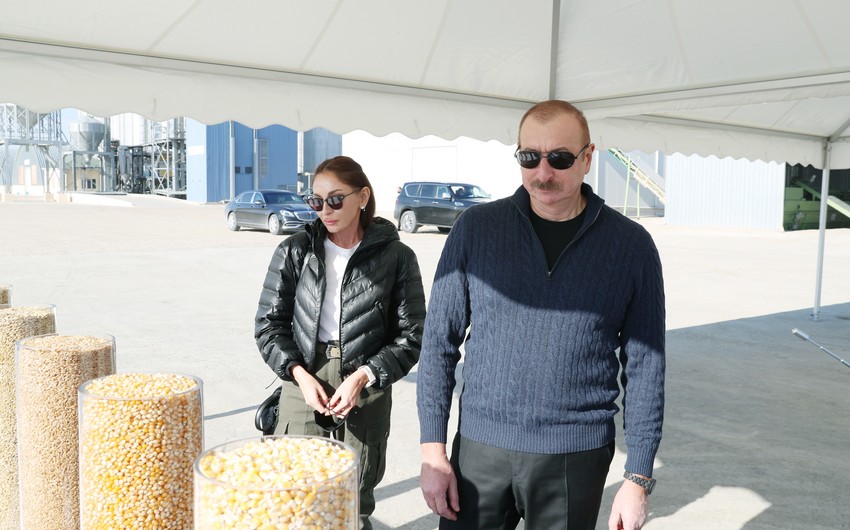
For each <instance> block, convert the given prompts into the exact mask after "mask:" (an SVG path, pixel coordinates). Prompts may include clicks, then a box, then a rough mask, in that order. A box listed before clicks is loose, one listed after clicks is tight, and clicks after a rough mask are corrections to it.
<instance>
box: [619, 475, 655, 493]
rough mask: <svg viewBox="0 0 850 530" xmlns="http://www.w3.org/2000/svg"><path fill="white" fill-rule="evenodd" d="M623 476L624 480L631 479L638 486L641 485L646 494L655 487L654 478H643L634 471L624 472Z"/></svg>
mask: <svg viewBox="0 0 850 530" xmlns="http://www.w3.org/2000/svg"><path fill="white" fill-rule="evenodd" d="M623 478H624V479H626V480H631V481H632V482H634V483H635V484H637V485H638V486H640V487H642V488H643V489H645V490H646V494H647V495H649V494H650V493H652V489H653V488H655V479H654V478H643V477H642V476H640V475H635V474H634V473H629V472H628V471H626V473H625V474H624V475H623Z"/></svg>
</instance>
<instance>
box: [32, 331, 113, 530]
mask: <svg viewBox="0 0 850 530" xmlns="http://www.w3.org/2000/svg"><path fill="white" fill-rule="evenodd" d="M16 370H17V427H18V462H19V466H20V471H21V473H20V478H19V482H20V503H21V504H20V506H21V530H77V529H79V526H80V501H79V451H78V446H77V444H78V441H79V432H78V417H77V409H78V406H77V389H78V388H79V386H80V385H81V384H82V383H84V382H85V381H89V380H91V379H96V378H98V377H103V376H106V375H109V374H113V373H115V339H114V337H112V336H110V335H99V336H98V335H45V336H40V337H30V338H26V339H21V340H19V341H18V342H17V348H16Z"/></svg>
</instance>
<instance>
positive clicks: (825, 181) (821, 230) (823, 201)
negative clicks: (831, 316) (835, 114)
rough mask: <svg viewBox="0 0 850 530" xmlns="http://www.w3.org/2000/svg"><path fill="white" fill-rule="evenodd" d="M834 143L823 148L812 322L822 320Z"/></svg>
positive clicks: (829, 142)
mask: <svg viewBox="0 0 850 530" xmlns="http://www.w3.org/2000/svg"><path fill="white" fill-rule="evenodd" d="M831 151H832V142H831V141H829V140H827V142H826V143H825V144H824V146H823V176H822V177H821V186H820V219H819V220H818V262H817V272H816V274H815V305H814V307H813V308H812V320H818V319H820V296H821V289H822V287H823V249H824V245H825V242H826V210H827V208H828V207H829V205H828V204H827V201H828V199H829V164H830V160H829V157H830V152H831Z"/></svg>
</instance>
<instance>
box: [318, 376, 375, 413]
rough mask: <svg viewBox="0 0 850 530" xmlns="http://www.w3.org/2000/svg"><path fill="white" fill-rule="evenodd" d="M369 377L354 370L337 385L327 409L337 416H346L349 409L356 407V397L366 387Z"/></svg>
mask: <svg viewBox="0 0 850 530" xmlns="http://www.w3.org/2000/svg"><path fill="white" fill-rule="evenodd" d="M368 382H369V376H367V375H366V372H364V371H363V370H355V371H354V373H353V374H351V375H350V376H348V377H347V378H346V379H345V381H343V382H342V384H341V385H339V388H337V389H336V392H334V395H333V396H331V399H330V401H329V402H328V409H329V410H330V412H332V413H333V414H335V415H337V416H342V417H345V416H348V413H349V412H351V409H353V408H354V406H355V405H357V396H359V395H360V391H361V390H363V389H364V388H365V387H366V384H367V383H368Z"/></svg>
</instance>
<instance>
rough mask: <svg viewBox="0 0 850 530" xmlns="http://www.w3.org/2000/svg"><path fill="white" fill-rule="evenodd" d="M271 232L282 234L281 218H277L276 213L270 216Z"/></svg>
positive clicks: (277, 234)
mask: <svg viewBox="0 0 850 530" xmlns="http://www.w3.org/2000/svg"><path fill="white" fill-rule="evenodd" d="M269 233H270V234H273V235H276V236H279V235H280V233H281V232H280V219H278V218H277V216H276V215H270V216H269Z"/></svg>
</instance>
